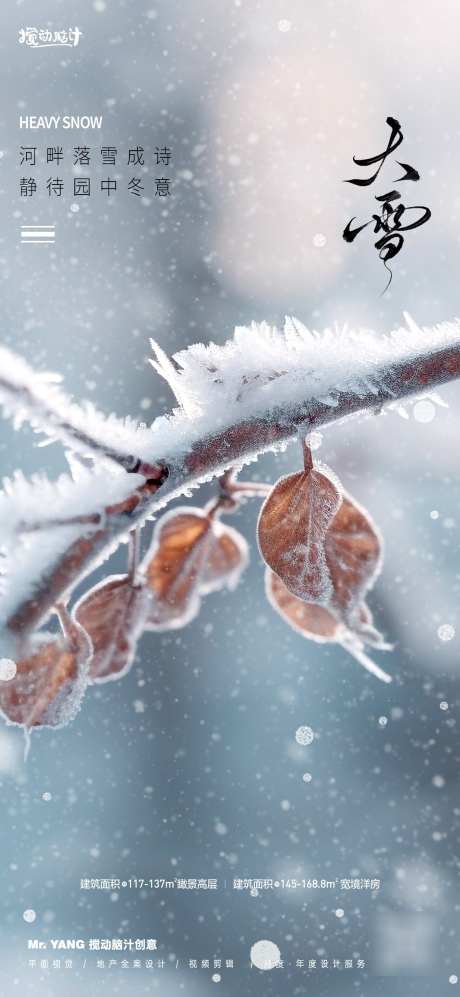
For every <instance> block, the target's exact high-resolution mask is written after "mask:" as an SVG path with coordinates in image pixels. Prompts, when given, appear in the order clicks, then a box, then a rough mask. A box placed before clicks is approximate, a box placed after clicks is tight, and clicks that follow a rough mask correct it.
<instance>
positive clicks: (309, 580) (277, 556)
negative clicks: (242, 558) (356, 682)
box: [257, 444, 342, 605]
mask: <svg viewBox="0 0 460 997" xmlns="http://www.w3.org/2000/svg"><path fill="white" fill-rule="evenodd" d="M304 465H305V466H304V470H303V471H299V472H298V473H296V474H289V475H287V477H283V478H280V480H279V481H277V483H276V485H275V486H274V487H273V489H272V491H271V492H270V495H269V496H268V498H267V499H266V500H265V502H264V504H263V506H262V509H261V512H260V516H259V522H258V527H257V535H258V541H259V547H260V551H261V554H262V557H263V558H264V560H265V562H266V564H268V566H269V567H270V568H271V569H272V570H273V571H275V572H276V574H277V575H279V577H280V578H281V579H282V581H283V582H284V584H285V585H286V586H287V588H288V589H289V591H290V592H292V593H293V595H296V596H297V597H298V598H299V599H304V600H306V601H308V602H317V603H320V604H322V605H327V604H328V602H329V600H330V597H331V594H332V582H331V578H330V574H329V569H328V566H327V562H326V556H325V550H324V542H325V537H326V534H327V531H328V529H329V526H330V524H331V522H332V520H333V518H334V516H335V515H336V513H337V510H338V509H339V507H340V505H341V502H342V497H341V491H340V487H339V484H338V482H337V481H336V480H335V478H334V476H333V474H332V472H331V471H330V470H329V469H328V468H321V470H318V469H317V468H315V467H314V466H313V461H312V457H311V451H310V449H309V447H308V446H307V445H306V444H305V445H304Z"/></svg>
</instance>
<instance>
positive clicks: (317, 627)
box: [265, 568, 341, 643]
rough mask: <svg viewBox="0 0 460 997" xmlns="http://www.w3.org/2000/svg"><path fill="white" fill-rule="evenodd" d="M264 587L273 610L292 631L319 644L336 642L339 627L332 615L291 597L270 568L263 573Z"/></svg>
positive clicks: (319, 607) (327, 611) (311, 604)
mask: <svg viewBox="0 0 460 997" xmlns="http://www.w3.org/2000/svg"><path fill="white" fill-rule="evenodd" d="M265 587H266V592H267V597H268V600H269V602H270V603H271V605H272V606H273V608H274V609H276V612H277V613H279V614H280V616H282V617H283V619H284V620H285V621H286V623H288V624H289V626H291V627H293V628H294V630H297V631H299V632H300V633H301V634H302V635H303V636H304V637H309V638H310V639H311V640H316V641H318V642H319V643H324V642H327V641H335V640H337V635H338V633H339V631H340V629H341V627H340V624H339V622H338V621H337V620H336V619H335V617H334V616H333V614H332V613H330V612H329V610H328V609H324V607H323V606H318V605H317V604H315V603H311V602H304V600H303V599H299V598H298V597H297V596H296V595H293V594H292V592H290V591H289V589H288V588H286V585H285V584H284V582H283V581H281V578H280V577H279V576H278V575H276V574H275V572H274V571H271V570H270V568H267V569H266V571H265Z"/></svg>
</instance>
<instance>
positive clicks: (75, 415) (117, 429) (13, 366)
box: [0, 347, 155, 476]
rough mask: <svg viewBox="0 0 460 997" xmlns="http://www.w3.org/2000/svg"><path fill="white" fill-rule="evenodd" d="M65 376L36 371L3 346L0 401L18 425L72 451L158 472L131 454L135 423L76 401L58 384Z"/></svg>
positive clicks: (0, 352) (129, 468)
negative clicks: (22, 425)
mask: <svg viewBox="0 0 460 997" xmlns="http://www.w3.org/2000/svg"><path fill="white" fill-rule="evenodd" d="M59 381H60V377H59V376H58V375H56V374H50V373H49V372H46V373H40V374H37V373H36V372H35V371H33V370H32V369H31V367H29V365H28V364H27V363H26V362H25V361H24V360H23V359H22V358H21V357H17V356H16V355H15V354H14V353H11V352H10V350H7V349H6V348H5V347H0V404H1V405H2V407H3V410H4V412H5V414H6V415H7V416H10V417H12V418H13V419H14V422H15V425H16V427H19V426H20V425H21V424H22V423H23V422H29V423H30V425H31V426H32V427H33V428H34V429H35V430H36V431H37V432H40V433H44V434H45V435H46V436H47V437H48V438H49V439H50V440H51V441H52V440H54V439H59V440H60V441H61V442H62V443H66V444H67V445H68V446H69V447H70V448H71V449H72V450H75V451H78V452H79V453H82V454H84V455H88V454H89V455H90V456H92V457H95V458H97V459H99V460H100V459H101V458H104V459H107V460H110V461H113V462H114V463H115V464H118V465H119V466H120V467H122V468H123V469H124V470H125V471H128V472H129V473H138V472H139V473H141V474H145V475H146V476H147V475H152V476H154V474H155V468H152V467H149V466H148V465H146V464H145V463H144V462H143V461H142V460H141V458H140V457H138V456H137V455H136V454H131V453H130V452H129V442H130V439H131V437H132V431H133V429H134V430H135V429H136V426H135V423H133V422H132V421H131V420H125V421H123V420H121V419H117V418H116V417H115V416H113V415H111V416H109V417H107V416H103V415H101V413H100V412H98V411H97V409H96V408H94V406H93V405H91V404H90V403H89V402H86V403H85V405H84V407H83V406H82V407H80V406H78V405H75V404H74V403H73V402H71V401H70V399H69V398H68V397H67V396H66V395H64V394H63V393H62V392H61V391H60V390H59V388H58V387H57V385H58V383H59Z"/></svg>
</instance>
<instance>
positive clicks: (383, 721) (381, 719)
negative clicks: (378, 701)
mask: <svg viewBox="0 0 460 997" xmlns="http://www.w3.org/2000/svg"><path fill="white" fill-rule="evenodd" d="M387 723H388V717H379V724H380V726H381V727H386V725H387Z"/></svg>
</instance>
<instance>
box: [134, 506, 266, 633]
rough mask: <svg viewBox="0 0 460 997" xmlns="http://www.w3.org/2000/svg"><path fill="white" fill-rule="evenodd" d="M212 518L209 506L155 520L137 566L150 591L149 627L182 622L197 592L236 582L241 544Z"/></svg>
mask: <svg viewBox="0 0 460 997" xmlns="http://www.w3.org/2000/svg"><path fill="white" fill-rule="evenodd" d="M217 517H218V510H217V508H216V506H215V505H213V506H212V507H210V508H209V509H207V510H206V509H205V510H203V509H199V508H196V507H184V508H179V509H175V510H173V511H172V512H168V513H166V514H165V515H164V516H163V517H162V519H160V520H159V521H158V523H157V525H156V527H155V532H154V536H153V540H152V545H151V548H150V550H149V552H148V554H147V555H146V557H145V558H144V562H143V565H142V568H141V573H142V574H143V575H144V576H145V581H146V585H147V586H148V588H149V591H150V594H151V607H150V612H149V615H148V622H147V626H148V628H149V629H154V630H168V629H173V628H175V627H183V626H185V625H186V623H189V622H190V620H192V619H193V618H194V617H195V616H196V614H197V613H198V611H199V608H200V602H201V597H202V596H203V595H205V594H206V593H207V592H214V591H216V590H217V589H220V588H223V586H224V585H227V586H228V587H229V588H233V587H234V586H235V585H236V584H237V582H238V579H239V577H240V574H241V572H242V570H243V569H244V567H245V566H246V563H247V559H248V555H247V544H246V541H245V540H244V538H243V537H241V536H240V534H239V533H237V531H236V530H233V529H231V528H230V527H227V526H223V525H222V524H221V523H220V522H219V520H218V518H217Z"/></svg>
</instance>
